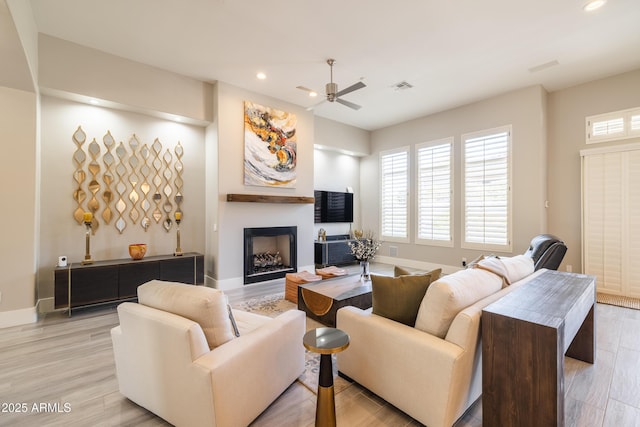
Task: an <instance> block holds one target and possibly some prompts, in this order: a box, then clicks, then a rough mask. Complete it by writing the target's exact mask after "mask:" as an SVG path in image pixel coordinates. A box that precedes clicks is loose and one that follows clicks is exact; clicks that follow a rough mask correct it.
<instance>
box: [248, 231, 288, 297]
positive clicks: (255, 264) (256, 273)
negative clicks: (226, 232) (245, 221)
mask: <svg viewBox="0 0 640 427" xmlns="http://www.w3.org/2000/svg"><path fill="white" fill-rule="evenodd" d="M297 235H298V227H295V226H293V227H260V228H245V229H244V284H245V285H248V284H251V283H258V282H264V281H267V280H273V279H280V278H282V277H284V276H285V275H286V274H287V273H292V272H296V271H298V262H297V256H296V255H297V252H298V249H297V243H296V240H297Z"/></svg>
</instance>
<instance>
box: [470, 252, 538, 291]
mask: <svg viewBox="0 0 640 427" xmlns="http://www.w3.org/2000/svg"><path fill="white" fill-rule="evenodd" d="M475 268H480V269H483V270H487V271H490V272H492V273H494V274H497V275H498V276H500V277H501V278H503V279H504V286H503V287H506V286H509V285H511V284H512V283H515V282H517V281H519V280H520V279H523V278H525V277H527V276H528V275H530V274H531V273H533V270H534V265H533V258H531V257H529V256H526V255H516V256H514V257H491V258H485V259H483V260H482V261H480V262H478V263H477V264H476V266H475Z"/></svg>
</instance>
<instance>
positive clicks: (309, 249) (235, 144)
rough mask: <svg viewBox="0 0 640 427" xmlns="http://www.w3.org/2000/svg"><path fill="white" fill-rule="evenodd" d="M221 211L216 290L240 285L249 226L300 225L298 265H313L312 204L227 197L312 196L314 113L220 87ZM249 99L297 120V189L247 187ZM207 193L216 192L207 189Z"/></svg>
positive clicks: (223, 85)
mask: <svg viewBox="0 0 640 427" xmlns="http://www.w3.org/2000/svg"><path fill="white" fill-rule="evenodd" d="M217 92H218V94H217V103H218V109H217V119H216V120H217V140H218V151H217V158H218V171H217V172H218V189H217V193H218V209H217V211H216V212H211V213H210V214H211V215H214V216H215V217H216V220H215V223H216V224H217V226H216V228H217V233H218V236H217V241H218V244H219V248H218V256H217V259H215V260H214V262H215V263H216V265H217V267H216V271H217V277H215V278H213V279H214V280H215V286H217V287H219V288H221V289H228V288H231V287H236V286H241V285H242V277H243V238H244V234H243V229H244V228H245V227H271V226H274V227H276V226H292V225H295V226H297V227H298V254H297V255H298V267H307V266H311V265H313V205H312V204H275V203H237V202H227V201H226V196H227V194H228V193H241V194H267V195H278V196H313V170H314V167H313V135H314V122H313V114H312V113H311V112H309V111H307V110H306V109H304V108H303V107H299V106H296V105H292V104H288V103H286V102H283V101H280V100H277V99H274V98H270V97H266V96H264V95H259V94H256V93H253V92H249V91H246V90H243V89H240V88H237V87H235V86H232V85H229V84H225V83H221V82H219V83H218V84H217ZM244 101H251V102H255V103H258V104H261V105H264V106H268V107H272V108H276V109H278V110H283V111H288V112H290V113H295V114H296V116H297V128H296V129H297V132H296V133H297V137H298V143H297V150H298V151H297V162H298V163H297V171H298V173H297V183H296V188H271V187H258V186H245V185H244V163H243V159H244ZM207 191H216V190H215V189H213V188H211V187H209V186H208V188H207Z"/></svg>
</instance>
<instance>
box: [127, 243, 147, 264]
mask: <svg viewBox="0 0 640 427" xmlns="http://www.w3.org/2000/svg"><path fill="white" fill-rule="evenodd" d="M146 253H147V245H146V244H144V243H135V244H133V245H129V255H131V259H136V260H137V259H142V258H144V254H146Z"/></svg>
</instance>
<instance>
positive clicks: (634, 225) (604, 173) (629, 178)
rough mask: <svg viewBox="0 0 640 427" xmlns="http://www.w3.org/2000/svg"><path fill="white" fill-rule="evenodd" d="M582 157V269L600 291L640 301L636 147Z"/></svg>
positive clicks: (639, 173) (587, 152)
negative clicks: (639, 299)
mask: <svg viewBox="0 0 640 427" xmlns="http://www.w3.org/2000/svg"><path fill="white" fill-rule="evenodd" d="M581 155H582V156H583V159H582V173H583V178H582V180H583V194H582V205H583V211H582V221H583V222H582V228H583V230H582V233H583V270H584V272H585V273H586V274H590V275H594V276H596V278H597V279H596V284H597V287H598V290H600V291H604V292H606V293H611V294H617V295H625V296H631V297H640V263H638V260H637V254H638V253H640V186H638V183H639V182H640V145H638V144H635V145H632V146H616V147H615V148H611V149H610V150H609V149H605V150H602V149H595V150H583V151H582V152H581Z"/></svg>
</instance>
